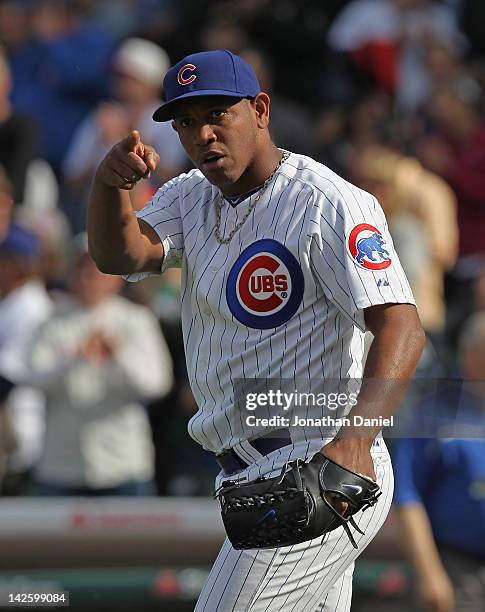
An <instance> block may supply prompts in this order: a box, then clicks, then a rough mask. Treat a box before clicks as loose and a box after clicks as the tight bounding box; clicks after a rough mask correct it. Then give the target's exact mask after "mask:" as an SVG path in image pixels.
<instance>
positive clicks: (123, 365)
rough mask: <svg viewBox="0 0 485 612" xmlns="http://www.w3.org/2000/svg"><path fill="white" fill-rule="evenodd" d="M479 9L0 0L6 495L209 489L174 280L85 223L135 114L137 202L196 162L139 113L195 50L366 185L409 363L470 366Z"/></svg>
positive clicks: (147, 111) (479, 113) (481, 171)
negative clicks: (256, 90) (412, 304)
mask: <svg viewBox="0 0 485 612" xmlns="http://www.w3.org/2000/svg"><path fill="white" fill-rule="evenodd" d="M484 24H485V3H483V2H481V1H480V0H442V1H438V0H436V1H433V0H326V1H325V2H321V1H318V0H239V1H238V2H231V1H230V0H197V1H195V0H157V1H155V0H0V404H1V405H2V409H0V482H1V483H2V485H1V486H2V489H1V490H2V493H3V494H4V495H20V494H37V495H59V494H62V495H69V494H73V495H79V494H86V495H108V494H150V493H158V494H160V495H167V494H177V495H197V494H204V493H207V492H208V491H211V488H212V481H213V476H214V475H215V473H216V467H215V463H214V462H213V459H212V457H211V456H210V455H209V453H205V452H204V451H202V450H200V449H198V448H197V447H196V445H195V444H194V443H192V442H191V441H190V440H189V439H188V436H187V434H186V423H187V421H188V419H189V418H190V417H191V415H192V414H193V413H194V411H195V410H196V407H195V405H194V400H193V397H192V395H191V392H190V387H189V384H188V381H187V376H186V371H185V364H184V356H183V343H182V338H181V327H180V308H179V294H180V278H179V275H178V273H177V271H170V272H169V273H167V274H166V275H165V276H164V277H162V278H157V277H152V278H150V279H148V280H146V281H144V282H142V283H140V284H137V285H136V286H135V285H128V284H125V283H123V281H122V280H121V279H118V278H114V277H110V276H107V275H104V274H102V273H101V272H99V271H98V270H97V269H96V267H95V266H94V264H93V262H92V261H91V259H90V258H89V255H88V253H87V249H86V239H85V235H84V234H83V232H84V229H85V227H84V225H85V210H86V201H87V197H88V194H89V188H90V184H91V180H92V177H93V174H94V172H95V170H96V166H97V164H98V163H99V161H100V160H101V159H102V158H103V156H104V155H105V153H106V152H107V151H108V150H109V149H110V147H111V146H112V145H113V144H114V143H115V142H117V141H118V140H119V139H121V138H122V137H124V136H125V135H126V134H127V132H128V131H129V130H131V129H133V128H137V129H139V130H140V132H141V134H142V138H143V140H144V142H147V143H149V144H151V145H153V146H155V148H156V149H157V151H158V153H159V154H160V157H161V162H160V166H159V168H158V170H157V172H156V173H154V174H153V175H152V177H151V178H150V180H149V181H142V182H141V183H140V184H139V185H138V186H137V187H136V189H135V191H134V192H133V193H132V195H133V198H132V199H133V205H134V207H135V208H137V209H138V208H140V207H142V206H143V205H144V203H145V202H146V201H147V200H148V199H149V198H150V196H151V195H152V194H153V193H154V192H155V191H156V190H157V188H158V187H159V186H160V185H161V184H162V183H163V182H165V181H166V180H168V179H169V178H171V177H172V176H175V175H177V174H179V173H180V172H183V171H185V170H187V169H189V168H190V167H191V164H190V161H189V160H188V159H187V157H186V156H185V153H184V151H183V149H182V148H181V146H180V144H179V142H178V138H177V136H176V134H175V132H174V131H173V130H172V129H171V126H170V124H164V123H157V124H155V123H154V122H153V121H152V120H151V115H152V112H153V110H154V109H155V108H156V107H157V106H158V105H159V104H160V98H161V94H162V92H161V82H162V79H163V76H164V74H165V72H166V71H167V69H168V68H169V66H170V65H171V64H172V63H174V62H176V61H178V60H179V59H181V58H182V57H183V56H184V55H186V54H188V53H191V52H194V51H198V50H204V49H206V50H207V49H215V48H227V49H230V50H231V51H233V52H236V53H239V54H241V55H242V56H243V57H244V58H245V59H246V60H247V61H249V62H250V63H251V64H252V65H253V67H254V68H255V70H256V73H257V75H258V78H259V80H260V83H261V86H262V89H263V90H264V91H267V92H268V93H269V94H270V95H271V130H272V133H273V137H274V140H275V142H276V143H277V145H279V146H281V147H283V148H286V149H289V150H291V151H295V152H298V153H303V154H307V155H310V156H312V157H314V158H315V159H317V160H318V161H320V162H322V163H324V164H326V165H327V166H329V167H330V168H332V169H333V170H335V171H337V172H338V173H339V174H341V175H342V176H344V177H345V178H348V179H349V180H350V181H352V182H353V183H355V184H357V185H359V186H361V187H362V188H364V189H366V190H368V191H370V192H372V193H373V194H375V195H376V196H377V197H378V199H379V201H380V202H381V204H382V206H383V208H384V210H385V212H386V216H387V219H388V222H389V227H390V231H391V234H392V236H393V240H394V242H395V245H396V248H397V251H398V253H399V255H400V258H401V261H402V263H403V266H404V268H405V270H406V273H407V275H408V277H409V280H410V282H411V285H412V288H413V291H414V294H415V297H416V300H417V304H418V309H419V313H420V316H421V320H422V322H423V326H424V327H425V330H426V332H427V337H428V344H427V347H426V350H425V353H424V355H423V358H422V362H421V364H420V373H421V374H423V375H427V376H434V377H458V376H461V375H463V371H462V370H463V367H462V366H463V363H462V362H461V360H460V358H459V355H460V354H461V353H460V351H459V350H458V348H459V347H460V346H461V344H460V343H461V342H462V340H463V334H465V333H468V334H469V331H468V332H466V330H467V329H469V322H470V321H473V320H475V319H476V317H477V316H479V315H480V312H483V311H484V310H485V113H484V111H485V105H484V102H485V95H484V94H485V25H484ZM475 325H476V324H475ZM477 329H479V328H477ZM480 329H481V328H480ZM482 331H483V330H482ZM476 338H478V339H479V340H480V342H481V343H482V344H481V349H480V347H479V350H481V351H482V353H481V354H482V355H483V352H485V334H484V333H481V334H480V333H477V334H475V339H476ZM476 359H479V358H478V357H477V358H476ZM475 374H476V375H478V374H477V372H476V371H475ZM481 377H482V378H485V370H482V374H481ZM482 452H485V450H484V449H483V447H482ZM482 456H483V455H482ZM484 470H485V468H484ZM482 478H484V479H485V477H484V476H483V473H482ZM408 484H409V483H408ZM409 486H410V485H409ZM484 498H485V494H483V491H482V495H481V497H480V499H481V500H482V502H481V503H482V505H483V503H484V502H483V499H484ZM413 500H414V502H413V503H415V502H416V497H415V498H413ZM484 520H485V517H484ZM484 549H485V544H484ZM436 609H438V608H436ZM440 609H441V608H440ZM444 609H445V608H444V607H443V610H444ZM470 609H471V608H470Z"/></svg>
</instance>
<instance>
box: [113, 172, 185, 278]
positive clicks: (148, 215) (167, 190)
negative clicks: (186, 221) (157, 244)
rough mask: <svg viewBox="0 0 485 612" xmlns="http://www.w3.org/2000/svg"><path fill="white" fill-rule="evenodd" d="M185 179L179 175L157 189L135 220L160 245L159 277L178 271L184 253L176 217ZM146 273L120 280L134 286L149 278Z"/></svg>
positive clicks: (178, 213) (179, 221) (178, 212)
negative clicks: (145, 226) (155, 236)
mask: <svg viewBox="0 0 485 612" xmlns="http://www.w3.org/2000/svg"><path fill="white" fill-rule="evenodd" d="M186 176H187V175H185V174H181V175H179V176H177V177H175V178H173V179H171V180H170V181H168V183H165V184H164V185H162V187H160V189H159V190H158V191H157V192H156V193H155V194H154V196H153V197H152V198H151V200H149V201H148V202H147V204H146V205H145V206H144V207H143V208H142V209H141V210H139V211H138V212H136V216H137V217H138V219H142V220H143V221H144V222H145V223H148V225H149V226H150V227H152V228H153V229H154V230H155V231H156V233H157V234H158V236H159V238H160V241H161V243H162V244H163V250H164V258H163V264H162V267H161V270H160V273H162V272H164V271H165V270H167V269H168V268H177V267H180V264H181V261H182V254H183V251H184V239H183V231H182V218H181V214H180V186H181V184H182V182H183V181H184V179H185V178H186ZM149 274H150V273H148V272H139V273H134V274H128V275H126V276H125V277H124V278H125V280H127V281H130V282H136V281H139V280H141V279H143V278H146V277H147V276H149Z"/></svg>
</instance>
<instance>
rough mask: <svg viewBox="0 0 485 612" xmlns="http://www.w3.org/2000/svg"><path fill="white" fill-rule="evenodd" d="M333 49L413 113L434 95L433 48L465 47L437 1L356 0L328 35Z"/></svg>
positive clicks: (456, 49)
mask: <svg viewBox="0 0 485 612" xmlns="http://www.w3.org/2000/svg"><path fill="white" fill-rule="evenodd" d="M327 40H328V44H329V46H330V48H331V49H333V50H334V51H336V52H339V53H345V54H349V55H350V57H351V59H352V61H353V63H354V64H355V65H356V66H357V68H358V69H359V70H360V71H362V72H363V73H365V74H367V75H368V76H369V77H370V79H371V81H372V82H373V83H374V84H375V85H376V86H377V88H378V89H379V90H380V91H382V92H384V93H386V94H389V95H392V96H394V97H395V99H396V103H397V107H398V108H399V109H400V110H401V111H403V112H405V113H410V112H414V111H415V110H416V109H417V108H418V107H419V105H420V104H421V103H422V102H424V100H425V99H426V97H427V95H428V94H429V86H430V83H429V81H430V77H429V73H428V69H427V66H426V61H425V57H426V50H427V47H428V45H430V44H433V43H439V44H441V45H443V46H446V47H447V48H448V49H449V50H450V52H452V53H453V54H454V55H457V56H459V55H461V54H462V53H463V52H464V50H465V48H466V40H465V37H464V35H463V34H462V33H461V32H460V31H459V29H458V26H457V23H456V17H455V16H454V15H453V12H452V11H451V9H449V7H446V6H444V5H443V4H441V3H439V2H434V1H433V0H352V1H351V2H349V4H348V5H346V6H345V7H344V8H343V9H342V11H341V12H340V13H339V14H338V16H337V18H336V19H335V21H334V22H333V24H332V25H331V27H330V29H329V32H328V37H327Z"/></svg>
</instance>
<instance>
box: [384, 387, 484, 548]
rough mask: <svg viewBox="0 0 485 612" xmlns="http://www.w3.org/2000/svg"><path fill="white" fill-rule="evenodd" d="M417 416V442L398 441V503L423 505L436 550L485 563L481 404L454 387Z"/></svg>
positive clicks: (412, 439)
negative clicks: (460, 553)
mask: <svg viewBox="0 0 485 612" xmlns="http://www.w3.org/2000/svg"><path fill="white" fill-rule="evenodd" d="M414 416H415V419H414V421H413V426H412V428H411V435H413V437H409V438H403V439H401V440H399V442H398V444H397V448H396V452H395V455H394V471H395V477H396V478H395V480H396V484H395V494H394V501H395V503H396V505H398V506H403V505H406V504H409V503H413V502H419V503H422V504H423V506H424V508H425V509H426V512H427V514H428V516H429V520H430V523H431V526H432V529H433V534H434V537H435V540H436V542H437V543H438V545H440V544H441V545H445V546H450V547H453V548H455V549H457V550H460V551H463V552H466V553H469V554H472V555H478V556H480V557H483V558H485V439H484V437H483V433H484V428H485V410H484V407H483V400H479V399H477V398H476V397H475V396H473V395H471V394H470V393H468V392H467V391H465V390H463V389H462V388H461V387H460V386H454V387H451V388H449V389H445V390H442V391H441V392H439V393H437V394H436V395H434V396H433V397H432V398H428V399H427V400H425V401H424V402H423V403H422V404H420V406H419V407H418V408H417V409H416V412H415V415H414ZM431 429H434V433H435V435H434V436H433V437H431V436H430V435H429V434H430V430H431ZM453 432H454V433H453ZM423 433H424V434H425V435H426V436H427V437H420V435H421V436H422V435H423ZM465 434H466V435H467V436H470V437H468V438H464V437H461V438H460V437H459V436H460V435H462V436H463V435H465ZM471 436H474V437H471Z"/></svg>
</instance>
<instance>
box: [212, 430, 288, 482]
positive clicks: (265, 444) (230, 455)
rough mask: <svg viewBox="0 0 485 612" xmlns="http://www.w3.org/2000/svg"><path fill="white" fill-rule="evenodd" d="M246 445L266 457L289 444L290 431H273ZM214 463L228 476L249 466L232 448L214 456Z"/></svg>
mask: <svg viewBox="0 0 485 612" xmlns="http://www.w3.org/2000/svg"><path fill="white" fill-rule="evenodd" d="M248 443H249V444H250V445H251V446H252V447H253V448H254V449H256V450H257V451H258V453H260V454H261V455H265V456H266V455H269V454H270V453H272V452H273V451H275V450H278V449H279V448H283V446H288V445H289V444H291V437H290V431H289V429H278V431H273V432H271V434H268V435H267V436H262V437H261V438H256V439H254V440H248ZM216 461H217V463H218V464H219V466H220V468H221V469H222V470H223V472H224V473H225V474H227V475H228V476H231V475H232V474H235V473H236V472H240V471H241V470H244V469H246V468H247V467H248V466H249V463H247V462H246V461H244V459H241V457H240V456H239V455H238V454H237V453H236V451H235V450H234V449H233V448H229V449H228V450H224V451H222V453H219V454H218V455H216Z"/></svg>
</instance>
